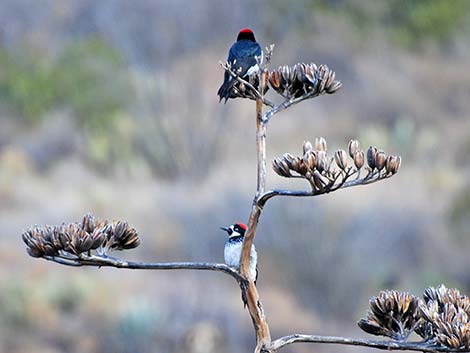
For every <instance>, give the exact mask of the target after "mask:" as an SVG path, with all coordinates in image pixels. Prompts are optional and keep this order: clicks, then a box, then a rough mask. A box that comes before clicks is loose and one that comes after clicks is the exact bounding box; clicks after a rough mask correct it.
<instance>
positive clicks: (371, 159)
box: [367, 146, 377, 170]
mask: <svg viewBox="0 0 470 353" xmlns="http://www.w3.org/2000/svg"><path fill="white" fill-rule="evenodd" d="M376 154H377V148H376V147H374V146H370V147H369V149H368V150H367V164H368V165H369V167H370V168H371V169H372V170H373V169H375V167H376V164H375V156H376Z"/></svg>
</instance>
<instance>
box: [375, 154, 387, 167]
mask: <svg viewBox="0 0 470 353" xmlns="http://www.w3.org/2000/svg"><path fill="white" fill-rule="evenodd" d="M386 162H387V155H386V154H385V152H384V151H379V152H377V153H376V154H375V167H376V168H377V169H378V170H379V171H380V170H382V169H383V168H384V167H385V163H386Z"/></svg>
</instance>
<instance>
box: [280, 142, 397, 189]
mask: <svg viewBox="0 0 470 353" xmlns="http://www.w3.org/2000/svg"><path fill="white" fill-rule="evenodd" d="M348 152H349V153H348ZM348 152H346V151H345V150H342V149H340V150H337V151H336V152H335V153H334V155H333V156H332V157H331V156H329V155H328V144H327V142H326V140H325V138H323V137H318V138H316V139H315V142H314V143H313V144H312V143H311V142H310V141H304V143H303V145H302V154H301V155H300V156H294V155H292V154H290V153H285V154H284V155H282V156H281V157H278V158H276V159H275V160H274V161H273V162H272V165H273V170H274V172H275V173H276V174H278V175H280V176H282V177H286V178H298V177H302V178H304V179H306V180H308V181H309V183H310V186H311V188H312V191H313V192H314V193H326V192H331V191H335V190H337V189H339V188H341V187H345V186H346V187H347V186H351V185H359V184H361V183H364V184H368V183H371V182H374V181H377V180H379V179H384V178H388V177H391V176H392V175H393V174H395V173H396V172H397V171H398V165H399V163H400V157H396V156H391V160H393V163H394V166H393V169H391V170H394V172H393V173H392V172H389V171H385V170H384V168H386V165H387V161H388V159H387V157H386V155H385V153H384V152H377V149H376V148H375V147H370V148H369V152H368V154H369V155H370V156H369V157H370V159H371V161H370V163H371V164H372V165H373V168H372V167H371V168H366V169H367V170H365V171H364V170H361V169H362V168H363V166H364V163H365V154H364V151H362V150H360V144H359V141H357V140H351V141H350V142H349V144H348ZM351 154H353V157H352V161H348V159H349V157H351ZM372 156H373V158H372ZM376 159H377V161H376ZM376 165H378V167H380V169H378V168H376ZM389 165H390V162H389ZM363 172H365V173H363ZM353 175H356V178H355V179H354V180H351V179H352V178H351V177H352V176H353ZM350 178H351V179H350Z"/></svg>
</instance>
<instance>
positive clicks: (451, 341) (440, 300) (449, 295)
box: [416, 284, 470, 349]
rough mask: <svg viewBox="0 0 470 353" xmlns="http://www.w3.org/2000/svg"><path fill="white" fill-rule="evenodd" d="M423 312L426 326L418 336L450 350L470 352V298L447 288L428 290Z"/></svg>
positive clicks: (425, 295) (418, 329)
mask: <svg viewBox="0 0 470 353" xmlns="http://www.w3.org/2000/svg"><path fill="white" fill-rule="evenodd" d="M423 298H424V304H422V305H421V307H420V311H421V316H422V317H423V320H424V321H423V323H422V324H421V325H420V326H419V327H418V328H417V330H416V333H418V334H419V335H420V336H421V337H423V338H424V339H426V340H430V339H436V341H437V342H438V343H440V344H442V345H444V346H446V347H450V348H456V349H469V348H470V319H469V318H470V298H469V297H467V296H465V295H462V294H461V293H460V292H459V291H458V290H457V289H448V288H446V287H445V286H444V285H442V284H441V285H440V286H438V287H437V288H434V287H430V288H427V289H426V290H425V292H424V295H423Z"/></svg>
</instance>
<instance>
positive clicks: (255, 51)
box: [217, 28, 263, 102]
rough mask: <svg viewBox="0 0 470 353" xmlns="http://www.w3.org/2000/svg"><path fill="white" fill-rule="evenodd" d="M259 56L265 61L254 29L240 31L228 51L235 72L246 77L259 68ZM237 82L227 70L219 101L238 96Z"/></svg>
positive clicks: (220, 89)
mask: <svg viewBox="0 0 470 353" xmlns="http://www.w3.org/2000/svg"><path fill="white" fill-rule="evenodd" d="M257 58H258V60H259V61H260V62H261V61H263V51H262V50H261V46H260V45H259V44H258V43H257V42H256V39H255V35H254V34H253V31H252V30H251V29H249V28H244V29H242V30H241V31H240V32H239V33H238V36H237V41H236V42H235V43H234V44H233V45H232V47H231V48H230V50H229V52H228V58H227V62H228V63H229V64H230V65H231V67H232V71H233V72H235V73H237V74H238V75H239V76H240V77H241V78H244V79H245V78H247V77H248V76H250V75H253V74H254V73H256V72H257V71H258V70H259V65H258V61H257ZM239 70H240V71H239ZM236 84H237V80H235V79H234V78H233V77H232V76H231V75H230V74H229V73H228V72H225V74H224V82H223V83H222V86H220V88H219V91H218V92H217V94H218V96H219V101H221V100H222V99H225V102H227V100H228V99H229V98H236V95H235V94H234V92H233V89H234V86H235V85H236Z"/></svg>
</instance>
